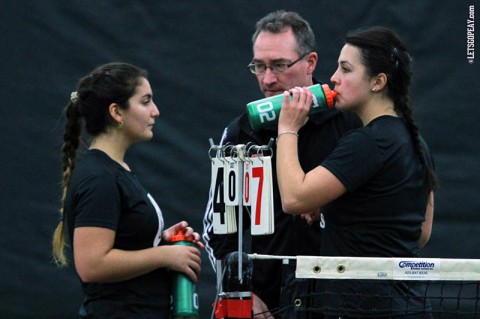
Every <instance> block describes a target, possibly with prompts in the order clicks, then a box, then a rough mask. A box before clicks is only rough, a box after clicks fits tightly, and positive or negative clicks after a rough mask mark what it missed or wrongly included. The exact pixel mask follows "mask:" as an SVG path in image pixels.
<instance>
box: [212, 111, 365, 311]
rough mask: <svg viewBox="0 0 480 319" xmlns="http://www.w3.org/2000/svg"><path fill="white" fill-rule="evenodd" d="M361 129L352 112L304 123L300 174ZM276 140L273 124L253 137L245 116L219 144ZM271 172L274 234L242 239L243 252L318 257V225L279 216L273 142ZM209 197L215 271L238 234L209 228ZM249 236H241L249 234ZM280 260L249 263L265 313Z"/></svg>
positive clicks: (275, 291)
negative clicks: (345, 138)
mask: <svg viewBox="0 0 480 319" xmlns="http://www.w3.org/2000/svg"><path fill="white" fill-rule="evenodd" d="M360 126H361V121H360V119H359V118H358V117H357V116H356V115H355V114H353V113H349V112H342V111H338V110H335V109H329V110H326V111H322V112H320V113H316V114H313V115H310V119H309V121H308V122H307V123H306V124H305V126H303V127H302V128H301V129H300V131H299V132H298V133H299V142H298V150H299V160H300V164H301V166H302V168H303V170H304V171H305V172H307V171H310V170H312V169H313V168H315V167H317V166H318V165H319V164H320V163H321V162H322V161H323V160H324V159H325V157H326V156H327V155H328V154H329V153H330V152H331V151H332V150H333V148H334V147H335V145H336V143H337V141H338V139H339V138H340V137H341V136H342V135H343V134H344V133H345V132H347V131H349V130H351V129H353V128H358V127H360ZM276 137H277V127H276V125H274V126H271V127H267V128H264V129H262V130H260V131H258V132H255V131H253V130H252V128H251V126H250V124H249V121H248V116H247V114H246V113H244V114H242V115H241V116H239V117H237V118H236V119H235V120H233V121H232V122H231V123H230V124H229V125H228V126H227V127H226V128H225V130H224V133H223V136H222V140H221V142H220V144H221V145H225V144H226V143H230V144H232V145H237V144H247V143H248V142H251V143H254V144H256V145H267V144H268V143H269V141H270V139H271V138H274V139H275V138H276ZM273 144H274V145H273V157H272V172H273V174H272V175H273V200H274V211H275V213H274V214H275V217H274V218H275V232H274V233H273V234H272V235H263V236H252V238H250V240H251V247H248V245H247V243H248V240H249V237H248V236H245V244H244V252H246V253H258V254H269V255H288V256H296V255H314V256H315V255H319V254H320V244H321V228H320V223H314V224H313V225H312V226H309V225H308V224H307V223H306V222H305V221H304V220H303V219H301V218H300V216H293V215H289V214H286V213H284V212H283V211H282V205H281V199H280V193H279V189H278V185H277V178H276V168H275V167H276V165H275V143H273ZM211 197H212V195H211V192H210V199H209V203H208V205H207V209H206V212H205V217H204V234H203V238H204V240H205V242H206V246H207V252H208V253H209V257H210V260H211V262H212V265H213V267H214V269H215V260H216V259H219V260H223V259H224V258H225V256H226V255H227V254H228V253H230V252H232V251H237V250H238V234H229V235H216V234H214V233H213V227H212V205H211V204H212V198H211ZM243 211H244V218H243V223H244V230H245V231H247V230H248V229H249V227H250V218H249V216H248V214H247V211H246V209H243ZM249 234H250V232H245V235H249ZM280 269H281V261H279V260H276V261H271V260H268V261H254V271H253V283H252V285H253V291H254V293H256V294H257V295H258V296H260V298H262V300H263V301H264V302H265V303H266V304H267V305H268V307H269V308H270V309H273V308H275V307H278V304H279V296H280V287H281V271H280Z"/></svg>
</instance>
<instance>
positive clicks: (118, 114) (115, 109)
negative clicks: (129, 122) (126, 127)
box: [108, 103, 123, 124]
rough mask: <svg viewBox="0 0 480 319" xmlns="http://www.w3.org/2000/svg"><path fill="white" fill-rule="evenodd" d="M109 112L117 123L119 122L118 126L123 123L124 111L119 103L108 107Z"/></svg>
mask: <svg viewBox="0 0 480 319" xmlns="http://www.w3.org/2000/svg"><path fill="white" fill-rule="evenodd" d="M108 111H109V112H110V116H111V117H112V119H113V120H114V121H115V122H117V123H118V124H120V123H122V122H123V116H122V110H121V109H120V107H119V106H118V104H117V103H112V104H110V106H109V107H108Z"/></svg>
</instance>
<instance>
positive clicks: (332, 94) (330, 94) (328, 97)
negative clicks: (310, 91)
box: [322, 84, 338, 107]
mask: <svg viewBox="0 0 480 319" xmlns="http://www.w3.org/2000/svg"><path fill="white" fill-rule="evenodd" d="M322 89H323V93H324V94H325V99H326V100H327V105H328V107H332V106H333V100H335V98H336V97H337V95H338V93H337V92H335V91H334V90H332V89H330V87H329V86H328V84H322Z"/></svg>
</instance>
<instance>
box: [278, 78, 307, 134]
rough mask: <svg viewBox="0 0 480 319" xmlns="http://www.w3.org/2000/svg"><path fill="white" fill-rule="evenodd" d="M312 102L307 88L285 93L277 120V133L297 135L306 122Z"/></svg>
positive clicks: (294, 89) (296, 88) (298, 88)
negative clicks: (293, 133)
mask: <svg viewBox="0 0 480 319" xmlns="http://www.w3.org/2000/svg"><path fill="white" fill-rule="evenodd" d="M312 100H313V97H312V92H311V91H310V90H309V89H308V88H301V87H295V88H293V89H291V90H289V91H285V92H284V93H283V103H282V108H281V109H280V115H279V119H278V133H279V134H281V133H282V132H295V133H297V132H298V130H300V128H301V127H302V126H304V125H305V123H307V121H308V113H309V112H310V108H311V106H312Z"/></svg>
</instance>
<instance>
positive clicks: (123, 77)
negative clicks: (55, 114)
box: [53, 63, 203, 319]
mask: <svg viewBox="0 0 480 319" xmlns="http://www.w3.org/2000/svg"><path fill="white" fill-rule="evenodd" d="M65 115H66V125H65V133H64V144H63V148H62V152H63V196H62V208H61V213H62V220H61V221H60V223H59V225H58V226H57V229H56V230H55V233H54V238H53V254H54V258H55V260H56V261H57V263H58V264H60V265H67V258H66V255H65V252H64V247H65V242H66V239H65V237H66V238H67V239H68V242H69V243H70V244H71V245H72V248H73V259H74V264H75V268H76V271H77V273H78V275H79V277H80V279H81V284H82V288H83V290H84V293H85V299H84V301H83V304H82V306H81V308H80V311H79V315H80V318H164V319H167V318H170V315H169V313H170V289H169V270H174V271H178V272H182V273H185V274H186V275H187V276H188V277H190V278H191V279H192V280H193V281H195V282H196V281H197V278H198V275H199V273H200V263H201V260H200V251H199V249H198V248H196V247H189V246H173V245H168V242H169V240H170V239H171V238H172V236H173V235H175V234H176V233H177V232H178V231H180V230H182V231H183V232H184V233H185V235H186V236H193V238H194V242H195V243H196V244H197V246H198V247H199V248H203V244H202V243H201V242H199V239H200V236H199V234H198V233H196V232H194V231H193V229H192V228H191V227H188V224H187V222H185V221H182V222H179V223H177V224H175V225H174V226H172V227H170V228H168V229H164V222H163V217H162V212H161V210H160V208H159V207H158V205H157V203H156V202H155V201H154V199H153V197H152V196H151V195H150V194H149V193H148V192H147V191H146V190H145V189H144V188H143V187H142V185H141V183H140V182H139V180H138V178H137V176H136V175H135V174H134V173H133V172H132V171H131V170H130V168H129V166H128V165H127V164H126V163H125V162H124V155H125V153H126V151H127V150H128V148H129V147H130V146H131V145H132V144H134V143H137V142H141V141H148V140H150V139H152V137H153V132H152V128H153V125H154V123H155V119H156V118H157V117H158V116H159V111H158V109H157V106H156V105H155V103H154V102H153V99H152V90H151V88H150V83H149V81H148V79H147V73H146V71H144V70H142V69H139V68H138V67H136V66H133V65H130V64H126V63H109V64H106V65H102V66H100V67H98V68H96V69H95V70H94V71H93V72H92V73H90V74H89V75H87V76H85V77H84V78H82V79H81V80H80V82H79V84H78V88H77V91H75V92H73V93H72V94H71V99H70V102H69V103H68V104H67V106H66V109H65ZM83 127H84V128H85V130H86V132H87V133H88V134H89V135H90V136H91V143H90V145H89V149H88V151H87V152H86V153H85V154H84V156H82V159H81V160H79V161H78V163H77V161H76V153H77V149H78V147H79V145H80V141H81V136H80V135H81V131H82V128H83Z"/></svg>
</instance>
